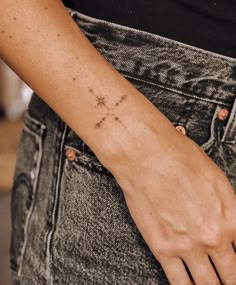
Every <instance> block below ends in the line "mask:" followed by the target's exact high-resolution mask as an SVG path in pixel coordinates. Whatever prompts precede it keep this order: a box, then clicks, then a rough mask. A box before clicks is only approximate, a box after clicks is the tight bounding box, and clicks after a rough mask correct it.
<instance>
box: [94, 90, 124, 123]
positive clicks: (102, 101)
mask: <svg viewBox="0 0 236 285" xmlns="http://www.w3.org/2000/svg"><path fill="white" fill-rule="evenodd" d="M89 93H91V94H93V95H94V96H95V97H96V103H97V104H96V106H95V107H104V108H106V109H107V113H106V115H105V116H103V117H102V118H101V120H100V121H98V122H97V123H95V128H99V127H100V126H101V125H102V124H103V122H104V121H105V119H106V118H107V117H112V118H113V120H114V121H116V122H118V123H120V124H122V125H123V126H124V127H125V128H126V126H125V125H124V124H123V123H122V121H121V120H120V118H119V117H118V116H116V115H115V114H114V108H115V107H118V106H119V105H120V104H121V102H122V101H124V100H125V98H126V97H127V96H126V95H122V96H121V98H120V100H119V101H117V102H116V103H115V104H114V106H113V107H114V108H113V107H111V108H109V107H108V106H107V104H106V97H105V96H97V95H96V94H94V91H93V89H91V88H89Z"/></svg>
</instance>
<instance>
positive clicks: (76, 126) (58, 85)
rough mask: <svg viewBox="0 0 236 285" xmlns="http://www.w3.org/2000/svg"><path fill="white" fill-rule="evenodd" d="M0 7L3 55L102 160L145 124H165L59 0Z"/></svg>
mask: <svg viewBox="0 0 236 285" xmlns="http://www.w3.org/2000/svg"><path fill="white" fill-rule="evenodd" d="M0 10H1V11H4V13H3V12H1V17H0V29H1V30H0V55H1V57H2V58H3V60H5V61H6V63H8V65H9V66H11V68H12V69H13V70H14V71H16V73H17V74H18V75H20V77H21V78H22V79H23V80H24V81H25V82H26V83H27V84H28V85H29V86H30V87H31V88H32V89H33V90H34V91H35V92H37V94H38V95H39V96H40V97H41V98H43V100H45V101H46V102H47V103H48V105H50V106H51V107H52V108H53V109H54V110H55V111H56V112H57V113H58V114H59V115H60V116H61V118H62V119H63V120H64V121H65V122H66V123H67V124H68V125H69V126H70V127H71V128H72V129H73V130H74V131H75V132H76V133H77V134H78V135H79V136H80V137H81V138H82V139H83V140H84V141H85V142H86V143H87V144H88V145H89V146H90V147H91V149H92V150H93V151H94V152H95V154H96V155H97V156H98V158H99V159H100V160H101V162H102V163H104V164H106V165H107V163H109V161H110V162H112V159H113V158H115V157H122V152H123V150H124V149H125V148H126V149H128V144H130V146H131V148H133V146H134V145H133V144H135V137H137V136H140V135H142V136H145V129H146V131H148V130H149V127H148V124H149V123H150V128H151V125H154V124H155V125H156V127H157V126H158V125H159V126H162V125H163V121H164V122H165V124H169V123H168V122H167V119H166V118H164V116H162V115H161V113H160V112H158V110H157V109H156V108H155V107H154V105H153V104H151V102H150V101H148V100H147V99H146V98H145V97H144V96H143V95H142V94H141V93H140V92H138V91H137V89H135V88H134V87H133V86H132V85H131V84H130V83H129V82H128V81H127V80H126V79H125V78H124V77H123V76H122V75H120V74H119V73H118V72H117V71H116V70H115V69H114V68H113V67H112V66H111V65H110V64H109V63H108V62H107V61H106V60H105V59H104V58H103V56H101V55H100V53H99V52H98V51H97V50H96V49H95V48H94V47H93V46H92V44H91V43H90V42H89V41H88V39H87V38H86V37H85V36H84V34H83V33H82V32H81V31H80V29H79V28H78V26H77V24H76V23H75V22H74V21H73V19H72V18H71V17H70V16H69V14H68V12H67V11H66V9H65V7H64V6H63V4H62V3H61V2H60V1H59V0H54V1H48V0H33V1H32V0H24V1H15V0H2V1H1V3H0ZM151 122H152V123H151ZM154 122H156V123H154ZM146 124H147V126H146ZM123 155H125V152H124V153H123Z"/></svg>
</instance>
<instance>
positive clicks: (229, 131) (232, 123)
mask: <svg viewBox="0 0 236 285" xmlns="http://www.w3.org/2000/svg"><path fill="white" fill-rule="evenodd" d="M230 114H231V115H230V117H229V120H228V122H227V125H226V128H225V131H224V135H223V137H222V139H221V142H225V143H233V144H235V143H236V98H235V101H234V105H233V108H232V110H231V113H230ZM233 132H234V134H233ZM233 136H234V137H233ZM229 137H233V138H232V139H230V138H229Z"/></svg>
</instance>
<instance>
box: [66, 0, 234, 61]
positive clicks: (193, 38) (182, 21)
mask: <svg viewBox="0 0 236 285" xmlns="http://www.w3.org/2000/svg"><path fill="white" fill-rule="evenodd" d="M63 3H64V5H65V6H66V7H70V8H72V9H75V10H77V11H79V12H81V13H83V14H86V15H88V16H92V17H95V18H98V19H103V20H107V21H110V22H114V23H118V24H121V25H125V26H129V27H133V28H137V29H141V30H144V31H148V32H151V33H155V34H158V35H160V36H163V37H167V38H170V39H173V40H177V41H180V42H183V43H187V44H190V45H193V46H196V47H199V48H203V49H206V50H209V51H213V52H216V53H220V54H223V55H226V56H230V57H234V58H236V1H235V0H63Z"/></svg>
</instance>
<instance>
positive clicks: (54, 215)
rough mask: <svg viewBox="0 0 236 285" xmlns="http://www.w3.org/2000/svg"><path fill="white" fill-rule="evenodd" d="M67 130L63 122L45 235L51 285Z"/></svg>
mask: <svg viewBox="0 0 236 285" xmlns="http://www.w3.org/2000/svg"><path fill="white" fill-rule="evenodd" d="M66 132H67V125H66V124H64V130H63V132H62V136H61V141H60V149H59V153H60V154H59V158H58V168H57V178H56V187H55V191H54V193H55V195H54V197H53V202H54V203H53V209H52V226H51V229H50V230H49V232H48V235H47V245H46V275H47V280H48V282H49V284H51V285H53V276H52V274H51V264H52V253H51V245H52V239H53V235H54V233H55V230H56V222H57V208H58V204H59V195H60V183H61V171H62V164H63V162H62V157H63V154H64V152H63V148H64V142H65V137H66Z"/></svg>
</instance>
